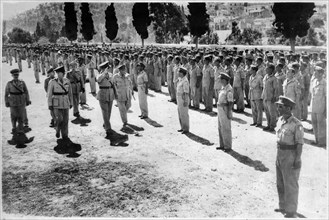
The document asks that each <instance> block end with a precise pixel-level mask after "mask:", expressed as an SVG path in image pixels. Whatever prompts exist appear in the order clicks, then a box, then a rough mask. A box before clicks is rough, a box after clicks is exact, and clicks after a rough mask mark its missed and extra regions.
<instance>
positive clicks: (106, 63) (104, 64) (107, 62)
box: [99, 61, 109, 69]
mask: <svg viewBox="0 0 329 220" xmlns="http://www.w3.org/2000/svg"><path fill="white" fill-rule="evenodd" d="M108 66H109V61H105V62H103V63H101V64H99V68H100V69H104V68H106V67H108Z"/></svg>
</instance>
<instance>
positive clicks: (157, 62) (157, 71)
mask: <svg viewBox="0 0 329 220" xmlns="http://www.w3.org/2000/svg"><path fill="white" fill-rule="evenodd" d="M153 59H154V60H153V69H154V78H153V79H154V90H155V91H156V92H161V75H162V65H161V59H160V58H159V56H158V54H157V53H156V54H154V56H153Z"/></svg>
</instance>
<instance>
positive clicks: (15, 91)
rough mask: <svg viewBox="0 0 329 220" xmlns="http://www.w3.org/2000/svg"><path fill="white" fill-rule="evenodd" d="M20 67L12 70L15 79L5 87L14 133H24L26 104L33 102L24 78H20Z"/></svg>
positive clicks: (6, 101)
mask: <svg viewBox="0 0 329 220" xmlns="http://www.w3.org/2000/svg"><path fill="white" fill-rule="evenodd" d="M19 72H20V70H19V69H13V70H11V71H10V73H11V74H12V77H13V80H11V81H9V82H8V83H7V85H6V89H5V103H6V107H7V108H10V117H11V123H12V134H15V133H16V132H17V133H23V132H24V128H23V121H24V115H25V111H26V106H28V105H30V104H31V101H30V96H29V92H28V90H27V87H26V84H25V82H24V81H23V80H20V79H18V77H19Z"/></svg>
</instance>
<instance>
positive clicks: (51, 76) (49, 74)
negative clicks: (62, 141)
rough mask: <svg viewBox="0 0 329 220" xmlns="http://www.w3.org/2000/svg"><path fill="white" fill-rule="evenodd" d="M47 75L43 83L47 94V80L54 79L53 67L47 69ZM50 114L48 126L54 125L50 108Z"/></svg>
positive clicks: (52, 111)
mask: <svg viewBox="0 0 329 220" xmlns="http://www.w3.org/2000/svg"><path fill="white" fill-rule="evenodd" d="M47 75H48V77H47V78H46V79H45V83H44V88H45V91H46V93H47V94H48V87H49V82H50V81H51V80H53V79H55V72H54V69H53V68H50V69H49V70H48V71H47ZM50 116H51V121H50V125H49V127H51V128H52V127H55V115H54V110H50Z"/></svg>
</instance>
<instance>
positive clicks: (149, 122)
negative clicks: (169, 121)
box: [144, 118, 163, 128]
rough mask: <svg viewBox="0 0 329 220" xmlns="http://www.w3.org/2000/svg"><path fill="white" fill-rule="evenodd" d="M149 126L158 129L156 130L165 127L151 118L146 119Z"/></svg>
mask: <svg viewBox="0 0 329 220" xmlns="http://www.w3.org/2000/svg"><path fill="white" fill-rule="evenodd" d="M144 120H145V121H146V122H147V123H148V124H149V125H152V126H153V127H156V128H161V127H163V125H161V124H159V123H158V122H156V121H154V120H152V119H150V118H145V119H144Z"/></svg>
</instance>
